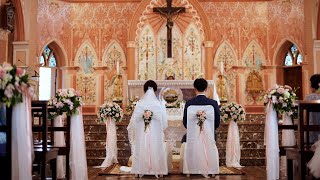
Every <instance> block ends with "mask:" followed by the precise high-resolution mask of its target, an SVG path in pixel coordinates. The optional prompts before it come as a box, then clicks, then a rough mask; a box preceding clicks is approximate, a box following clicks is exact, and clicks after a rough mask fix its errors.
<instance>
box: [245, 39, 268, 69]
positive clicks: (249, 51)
mask: <svg viewBox="0 0 320 180" xmlns="http://www.w3.org/2000/svg"><path fill="white" fill-rule="evenodd" d="M242 59H243V61H244V64H245V65H246V66H247V67H249V68H255V69H260V68H261V66H262V65H263V64H265V56H264V54H263V51H262V49H261V47H260V46H259V44H258V43H257V42H256V41H252V42H251V43H250V44H249V45H248V46H247V48H246V50H245V51H244V54H243V58H242Z"/></svg>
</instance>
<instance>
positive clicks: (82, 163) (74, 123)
mask: <svg viewBox="0 0 320 180" xmlns="http://www.w3.org/2000/svg"><path fill="white" fill-rule="evenodd" d="M78 110H79V114H77V115H72V116H71V120H70V121H71V127H70V128H71V129H70V131H71V132H70V141H71V142H70V166H71V179H72V180H87V179H88V169H87V157H86V147H85V141H84V140H85V139H84V129H83V118H82V111H81V108H79V109H78Z"/></svg>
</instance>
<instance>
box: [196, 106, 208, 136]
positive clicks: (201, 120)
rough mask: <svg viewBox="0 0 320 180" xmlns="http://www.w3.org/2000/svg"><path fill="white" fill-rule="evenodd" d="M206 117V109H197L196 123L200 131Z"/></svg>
mask: <svg viewBox="0 0 320 180" xmlns="http://www.w3.org/2000/svg"><path fill="white" fill-rule="evenodd" d="M206 119H207V113H206V111H197V120H198V122H197V125H198V126H199V127H200V132H201V131H202V129H203V123H204V121H205V120H206Z"/></svg>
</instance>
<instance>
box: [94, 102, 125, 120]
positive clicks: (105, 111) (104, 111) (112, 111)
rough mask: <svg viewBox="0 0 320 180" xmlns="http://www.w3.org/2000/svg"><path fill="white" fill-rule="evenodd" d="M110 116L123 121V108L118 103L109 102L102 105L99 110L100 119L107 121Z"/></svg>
mask: <svg viewBox="0 0 320 180" xmlns="http://www.w3.org/2000/svg"><path fill="white" fill-rule="evenodd" d="M108 117H110V118H111V119H113V120H114V121H116V122H120V121H122V117H123V110H122V109H121V107H120V106H119V105H118V104H117V103H115V102H108V103H104V104H102V105H101V106H100V109H99V112H98V121H100V122H106V121H107V118H108Z"/></svg>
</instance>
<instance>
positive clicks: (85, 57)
mask: <svg viewBox="0 0 320 180" xmlns="http://www.w3.org/2000/svg"><path fill="white" fill-rule="evenodd" d="M96 64H97V55H96V54H95V52H94V48H93V47H92V45H91V44H90V43H89V42H84V43H83V44H82V45H81V46H80V48H79V50H78V52H77V54H76V58H75V61H74V65H75V66H78V67H80V71H81V72H82V73H84V74H92V73H93V67H94V66H96Z"/></svg>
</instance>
